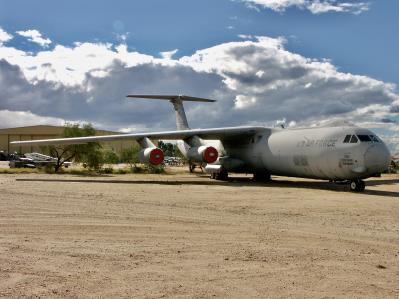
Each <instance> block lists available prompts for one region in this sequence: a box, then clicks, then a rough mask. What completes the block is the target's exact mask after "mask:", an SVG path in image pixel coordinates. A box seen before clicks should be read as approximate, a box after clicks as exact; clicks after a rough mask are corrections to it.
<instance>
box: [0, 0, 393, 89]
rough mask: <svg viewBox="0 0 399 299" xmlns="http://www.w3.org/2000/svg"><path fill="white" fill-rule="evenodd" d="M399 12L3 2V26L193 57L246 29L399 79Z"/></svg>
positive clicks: (209, 2)
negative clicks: (122, 38) (122, 39)
mask: <svg viewBox="0 0 399 299" xmlns="http://www.w3.org/2000/svg"><path fill="white" fill-rule="evenodd" d="M398 11H399V1H395V0H385V1H371V2H370V9H369V10H368V11H366V12H363V13H361V14H359V15H354V14H351V13H335V12H330V13H323V14H312V13H311V12H309V11H308V10H305V9H298V8H296V7H291V8H288V9H287V10H285V11H284V12H275V11H273V10H270V9H264V8H260V10H259V11H257V10H255V9H248V8H247V7H246V6H245V4H244V3H243V2H240V1H229V0H218V1H215V0H203V1H193V0H180V1H173V0H172V1H164V0H146V1H61V2H60V1H50V0H44V1H21V0H13V1H6V0H1V1H0V22H1V24H0V25H2V26H3V28H5V29H7V30H9V31H14V30H15V31H16V30H26V29H27V28H35V29H37V30H39V31H40V32H42V33H43V34H44V35H46V36H50V37H51V38H52V40H54V41H55V42H57V43H61V44H64V45H68V44H72V43H73V42H76V41H102V42H115V41H116V39H117V37H116V35H117V34H124V33H126V32H129V36H128V40H127V43H128V45H129V47H130V48H132V49H137V50H138V51H141V52H144V53H149V54H152V55H157V53H159V52H161V51H167V50H172V49H176V48H177V49H179V52H178V56H179V55H188V54H191V53H193V52H194V51H195V50H197V49H203V48H207V47H209V46H213V45H216V44H220V43H223V42H227V41H231V40H237V39H238V38H237V35H239V34H246V35H266V36H271V37H278V36H284V37H286V38H287V39H289V41H290V42H289V44H288V46H287V49H289V50H292V51H293V52H296V53H300V54H302V55H304V56H306V57H312V58H328V59H332V61H333V62H334V64H335V65H337V66H338V67H339V68H340V69H341V70H342V71H344V72H351V73H356V74H364V75H369V76H372V77H374V78H377V79H381V80H384V81H390V82H394V83H396V84H398V83H399V60H398V59H397V53H399V39H398V38H397V30H398V28H399V19H398V18H397V12H398ZM229 26H232V27H234V28H231V27H229ZM32 46H33V45H32V44H30V45H26V48H27V49H29V48H30V47H32ZM32 48H33V49H34V47H32ZM32 48H31V49H29V50H32Z"/></svg>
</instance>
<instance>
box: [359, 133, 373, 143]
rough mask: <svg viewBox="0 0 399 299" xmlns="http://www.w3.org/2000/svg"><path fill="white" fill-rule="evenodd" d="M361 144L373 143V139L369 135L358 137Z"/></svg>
mask: <svg viewBox="0 0 399 299" xmlns="http://www.w3.org/2000/svg"><path fill="white" fill-rule="evenodd" d="M357 137H358V138H359V140H360V141H361V142H371V138H370V136H369V135H357Z"/></svg>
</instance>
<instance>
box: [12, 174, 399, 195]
mask: <svg viewBox="0 0 399 299" xmlns="http://www.w3.org/2000/svg"><path fill="white" fill-rule="evenodd" d="M16 181H21V182H22V181H25V182H61V183H103V184H130V185H146V184H156V185H172V186H173V185H176V186H180V185H205V186H228V187H259V186H264V187H267V188H303V189H319V190H329V191H336V192H348V190H349V186H348V185H344V184H334V183H330V182H326V181H289V180H281V179H277V180H272V181H269V182H264V183H263V182H255V181H253V180H252V178H248V177H245V178H244V177H233V178H230V179H229V180H228V181H216V180H210V179H209V178H208V177H203V180H198V179H197V180H164V181H160V180H113V179H90V178H88V179H81V178H79V179H45V178H43V179H42V178H39V179H31V178H21V179H18V178H17V179H16ZM398 183H399V180H369V181H366V190H365V191H364V192H362V193H361V194H364V195H374V196H383V197H399V192H394V191H384V190H369V189H367V186H377V185H391V184H398Z"/></svg>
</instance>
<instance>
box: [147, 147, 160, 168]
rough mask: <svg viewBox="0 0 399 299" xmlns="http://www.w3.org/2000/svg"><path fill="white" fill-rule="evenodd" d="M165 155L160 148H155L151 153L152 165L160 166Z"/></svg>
mask: <svg viewBox="0 0 399 299" xmlns="http://www.w3.org/2000/svg"><path fill="white" fill-rule="evenodd" d="M163 158H164V154H163V151H162V150H160V149H159V148H154V149H153V150H152V151H151V152H150V158H149V161H150V163H151V164H152V165H159V164H161V163H162V162H163Z"/></svg>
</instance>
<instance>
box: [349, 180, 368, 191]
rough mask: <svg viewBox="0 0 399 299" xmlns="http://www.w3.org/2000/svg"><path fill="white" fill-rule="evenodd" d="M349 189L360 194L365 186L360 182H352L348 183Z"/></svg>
mask: <svg viewBox="0 0 399 299" xmlns="http://www.w3.org/2000/svg"><path fill="white" fill-rule="evenodd" d="M349 187H350V189H351V191H353V192H362V191H364V189H365V187H366V184H365V183H364V181H362V180H354V181H351V182H350V183H349Z"/></svg>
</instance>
